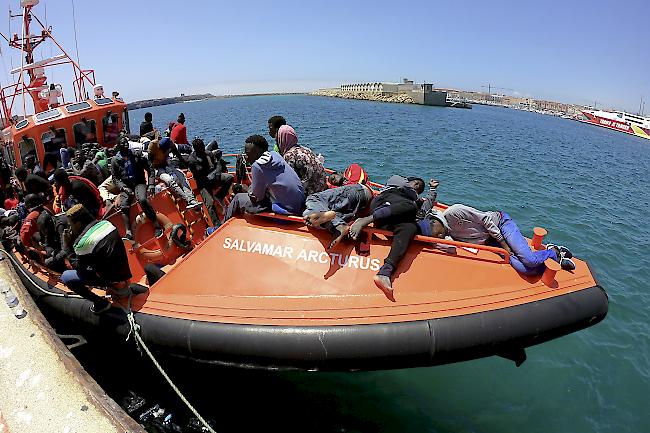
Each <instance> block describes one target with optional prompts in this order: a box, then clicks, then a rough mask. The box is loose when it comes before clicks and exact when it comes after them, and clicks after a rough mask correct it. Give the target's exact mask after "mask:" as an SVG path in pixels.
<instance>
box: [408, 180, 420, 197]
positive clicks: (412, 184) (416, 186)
mask: <svg viewBox="0 0 650 433" xmlns="http://www.w3.org/2000/svg"><path fill="white" fill-rule="evenodd" d="M407 179H408V184H407V185H408V186H410V187H411V188H413V189H414V190H415V192H417V193H418V194H422V193H423V192H424V179H422V178H421V177H408V178H407Z"/></svg>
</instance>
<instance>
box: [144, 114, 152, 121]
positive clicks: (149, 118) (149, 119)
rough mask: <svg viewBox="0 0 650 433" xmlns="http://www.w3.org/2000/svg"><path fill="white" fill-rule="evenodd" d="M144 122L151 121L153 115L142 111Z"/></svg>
mask: <svg viewBox="0 0 650 433" xmlns="http://www.w3.org/2000/svg"><path fill="white" fill-rule="evenodd" d="M144 120H145V122H151V121H152V120H153V115H152V114H151V113H149V112H146V113H144Z"/></svg>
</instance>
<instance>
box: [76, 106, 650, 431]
mask: <svg viewBox="0 0 650 433" xmlns="http://www.w3.org/2000/svg"><path fill="white" fill-rule="evenodd" d="M145 111H150V112H152V113H153V117H154V124H155V125H156V126H157V127H158V128H160V129H161V130H164V129H165V127H166V124H167V122H169V121H171V120H175V118H176V116H177V115H178V113H179V112H183V113H185V117H186V118H187V122H186V126H187V129H188V137H189V138H190V140H191V139H192V137H194V136H199V137H202V138H204V139H206V142H207V140H211V139H217V140H218V141H219V143H220V146H221V147H222V148H223V149H224V151H225V152H241V149H242V146H243V143H244V139H245V138H246V137H247V136H248V135H251V134H262V135H264V136H267V119H268V118H269V117H270V116H272V115H275V114H281V115H283V116H284V117H286V118H287V120H288V122H289V123H290V124H291V125H292V126H294V128H295V129H296V131H297V133H298V135H299V137H300V143H301V144H303V145H306V146H309V147H311V148H312V149H313V150H314V151H315V152H316V153H318V152H320V153H322V154H323V155H325V158H326V165H327V166H329V167H331V168H335V169H344V168H345V167H346V166H347V165H348V164H349V163H351V162H357V163H361V164H362V165H363V166H364V167H365V168H366V169H367V171H368V173H369V175H370V177H371V179H372V180H376V181H379V182H382V181H384V180H386V179H387V178H388V177H389V176H390V175H391V174H395V173H399V174H405V175H418V176H421V177H423V178H425V179H428V178H436V179H438V180H439V181H440V187H439V199H440V200H441V201H442V202H446V203H449V204H452V203H464V204H468V205H471V206H474V207H477V208H479V209H485V210H489V209H497V210H504V211H507V212H508V213H509V214H510V215H511V216H512V217H513V218H514V219H515V220H516V221H517V223H518V224H519V226H520V228H521V229H522V232H524V234H526V235H528V236H531V235H532V228H533V227H534V226H542V227H545V228H546V229H548V231H549V236H548V237H547V240H548V241H552V242H554V243H560V244H563V245H567V246H569V247H570V248H571V249H572V251H573V253H574V254H575V255H577V256H579V257H580V258H582V259H586V260H587V261H588V262H589V263H590V265H591V267H592V269H593V271H594V272H595V274H596V277H597V279H598V281H599V283H600V284H601V285H602V286H603V287H604V288H605V289H606V290H607V292H608V294H609V297H610V309H609V315H608V316H607V318H606V319H605V320H604V321H603V322H601V323H600V324H598V325H596V326H594V327H592V328H589V329H587V330H584V331H581V332H578V333H575V334H572V335H569V336H566V337H563V338H560V339H558V340H555V341H552V342H549V343H545V344H542V345H539V346H536V347H533V348H530V349H528V350H527V353H528V361H527V362H525V363H524V364H523V365H522V366H521V367H519V368H516V367H515V366H514V364H513V363H512V362H510V361H507V360H505V359H501V358H496V357H493V358H488V359H482V360H476V361H471V362H465V363H460V364H454V365H447V366H441V367H431V368H417V369H405V370H395V371H378V372H356V373H295V372H291V373H289V372H259V371H246V370H233V369H227V368H207V369H206V368H202V367H196V368H194V367H192V368H187V367H183V366H180V365H179V366H176V365H169V368H170V369H171V371H172V375H173V377H174V378H175V379H176V380H177V381H178V383H179V386H180V387H181V389H182V390H183V391H185V392H186V393H187V395H188V397H189V398H190V400H191V401H193V402H195V403H196V405H197V407H198V408H199V410H200V411H201V412H202V413H203V414H204V415H205V416H207V417H209V418H211V419H213V420H214V421H215V427H216V430H217V431H218V432H245V431H283V432H378V431H382V432H403V433H406V432H418V433H420V432H495V433H497V432H498V433H507V432H530V433H533V432H539V433H548V432H554V433H564V432H566V433H576V432H612V433H622V432H635V433H637V432H650V319H649V317H650V291H649V290H648V282H650V261H649V260H648V258H647V257H648V256H646V254H648V251H649V248H650V228H649V223H650V218H649V217H648V212H649V211H650V188H649V187H648V181H649V179H648V175H649V174H650V141H647V140H643V139H640V138H636V137H631V136H627V135H624V134H621V133H617V132H614V131H609V130H607V129H603V128H597V127H594V126H591V125H584V124H581V123H578V122H574V121H571V120H566V119H560V118H555V117H550V116H545V115H540V114H536V113H529V112H521V111H514V110H509V109H503V108H495V107H483V106H474V109H472V110H462V109H450V108H439V107H424V106H417V105H403V104H389V103H374V102H368V101H353V100H341V99H329V98H324V97H313V96H269V97H244V98H233V99H215V100H208V101H201V102H192V103H185V104H177V105H168V106H160V107H153V108H149V109H146V110H136V111H132V112H131V113H130V118H131V128H132V130H133V131H134V132H137V128H138V126H139V123H140V122H141V121H142V118H143V116H144V113H145ZM267 139H269V141H270V142H272V139H270V138H269V137H268V136H267ZM644 257H645V258H644ZM91 347H92V346H91ZM84 350H85V351H86V352H85V354H84ZM91 352H92V355H89V353H91ZM109 352H110V351H109V350H108V349H106V353H103V354H102V347H101V346H100V347H99V348H97V347H95V348H94V349H92V350H91V349H82V350H81V352H80V357H81V358H82V360H84V364H85V365H86V367H87V368H88V369H89V370H90V371H91V373H93V374H94V376H95V377H96V378H97V379H98V381H99V382H100V385H102V386H104V387H106V388H107V390H108V392H109V393H110V394H111V395H112V396H113V397H114V398H115V399H116V400H118V401H119V400H120V399H121V398H122V397H123V396H124V395H125V394H126V389H127V388H126V387H125V385H124V383H127V382H128V389H131V390H133V391H135V392H136V393H139V394H141V395H143V396H145V398H147V399H148V400H149V399H151V401H158V402H162V403H161V404H163V405H165V406H166V407H173V408H174V409H175V411H176V412H175V415H174V416H176V417H177V418H180V417H182V416H186V414H187V413H186V411H184V409H183V408H182V406H181V405H180V403H179V402H178V399H177V398H176V397H175V395H174V394H172V393H171V392H170V391H169V389H168V388H167V385H166V384H165V383H164V382H163V379H162V377H160V376H159V375H158V373H157V372H155V371H154V369H153V367H152V366H151V364H150V363H149V362H148V361H146V360H138V359H134V360H133V359H131V360H128V361H126V360H123V361H120V358H119V356H117V354H115V353H112V352H110V353H109ZM116 359H117V361H116ZM116 364H122V365H120V366H119V367H117V370H119V374H118V375H116V374H115V373H111V372H114V371H115V370H116ZM118 377H119V378H120V379H122V380H116V378H118ZM156 399H157V400H156Z"/></svg>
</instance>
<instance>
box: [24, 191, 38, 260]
mask: <svg viewBox="0 0 650 433" xmlns="http://www.w3.org/2000/svg"><path fill="white" fill-rule="evenodd" d="M25 207H26V209H27V212H28V214H27V217H26V218H25V220H24V221H23V224H22V226H21V227H20V242H21V243H22V244H23V246H24V247H26V248H27V249H28V251H37V250H39V249H40V248H39V247H40V245H39V244H40V241H41V239H40V234H39V230H38V223H37V220H38V217H39V216H40V215H41V212H42V210H43V202H42V200H41V198H40V197H39V196H38V195H36V194H27V195H26V196H25ZM36 256H38V254H36Z"/></svg>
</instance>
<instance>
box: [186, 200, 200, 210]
mask: <svg viewBox="0 0 650 433" xmlns="http://www.w3.org/2000/svg"><path fill="white" fill-rule="evenodd" d="M200 207H201V203H199V202H198V201H194V202H191V203H188V204H187V208H188V209H190V210H195V209H197V208H200Z"/></svg>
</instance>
